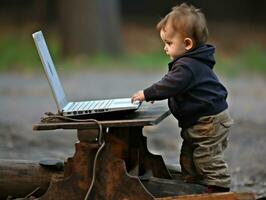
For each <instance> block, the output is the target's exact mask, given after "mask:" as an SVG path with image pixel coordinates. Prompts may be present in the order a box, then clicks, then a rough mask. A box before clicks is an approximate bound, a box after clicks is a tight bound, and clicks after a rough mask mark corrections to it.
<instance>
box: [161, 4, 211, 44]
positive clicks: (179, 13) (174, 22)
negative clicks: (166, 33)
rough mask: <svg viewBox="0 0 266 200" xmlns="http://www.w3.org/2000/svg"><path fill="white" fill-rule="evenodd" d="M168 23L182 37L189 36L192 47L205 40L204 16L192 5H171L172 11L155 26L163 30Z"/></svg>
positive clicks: (206, 29) (206, 33)
mask: <svg viewBox="0 0 266 200" xmlns="http://www.w3.org/2000/svg"><path fill="white" fill-rule="evenodd" d="M168 23H171V26H172V28H173V29H174V30H175V31H177V32H179V33H180V34H181V35H182V36H183V37H184V38H185V37H190V38H191V39H192V40H193V46H194V47H195V46H198V45H200V44H204V43H206V42H207V39H208V28H207V22H206V18H205V16H204V14H203V13H202V12H201V10H200V9H198V8H195V7H194V6H192V5H187V4H186V3H182V4H181V5H177V6H175V7H173V8H172V11H171V12H170V13H168V14H167V15H166V16H165V17H164V18H163V19H162V20H161V21H160V22H159V23H158V24H157V26H156V28H157V29H158V30H159V31H161V30H164V29H165V27H166V25H167V24H168Z"/></svg>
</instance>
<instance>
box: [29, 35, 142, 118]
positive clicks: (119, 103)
mask: <svg viewBox="0 0 266 200" xmlns="http://www.w3.org/2000/svg"><path fill="white" fill-rule="evenodd" d="M32 37H33V39H34V42H35V45H36V47H37V50H38V53H39V56H40V58H41V61H42V64H43V67H44V71H45V73H46V77H47V80H48V82H49V85H50V87H51V89H52V92H53V96H54V99H55V102H56V105H57V108H58V113H59V114H61V115H63V116H70V117H71V116H80V115H89V114H100V113H110V112H118V111H134V110H137V109H138V108H139V107H140V105H141V103H140V102H134V103H132V102H131V98H120V99H105V100H92V101H80V102H69V101H68V100H67V98H66V96H65V92H64V89H63V87H62V84H61V82H60V80H59V77H58V74H57V72H56V69H55V66H54V63H53V61H52V58H51V56H50V53H49V50H48V47H47V45H46V42H45V39H44V36H43V33H42V31H38V32H35V33H33V34H32Z"/></svg>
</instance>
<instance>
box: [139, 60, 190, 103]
mask: <svg viewBox="0 0 266 200" xmlns="http://www.w3.org/2000/svg"><path fill="white" fill-rule="evenodd" d="M193 79H194V76H193V73H192V71H191V69H190V68H189V67H187V66H186V65H184V64H180V63H176V64H175V65H173V67H172V69H170V70H169V72H168V73H167V74H166V75H165V76H164V77H163V78H162V79H161V80H160V81H158V82H157V83H154V84H153V85H152V86H150V87H148V88H146V89H145V90H144V96H145V99H146V101H153V100H163V99H168V98H169V97H172V96H175V95H178V94H181V93H182V92H184V91H185V90H186V89H187V87H188V86H189V85H190V83H191V82H192V81H193Z"/></svg>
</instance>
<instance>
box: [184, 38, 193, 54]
mask: <svg viewBox="0 0 266 200" xmlns="http://www.w3.org/2000/svg"><path fill="white" fill-rule="evenodd" d="M184 43H185V49H186V50H187V51H188V50H190V49H192V47H193V41H192V39H191V38H185V39H184Z"/></svg>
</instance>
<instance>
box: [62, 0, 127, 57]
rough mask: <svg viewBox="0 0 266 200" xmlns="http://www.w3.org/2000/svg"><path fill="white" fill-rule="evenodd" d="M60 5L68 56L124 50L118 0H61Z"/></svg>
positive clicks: (64, 49) (64, 44)
mask: <svg viewBox="0 0 266 200" xmlns="http://www.w3.org/2000/svg"><path fill="white" fill-rule="evenodd" d="M58 6H59V13H60V16H59V19H60V20H59V23H60V29H61V33H60V37H61V38H62V42H63V51H64V54H65V55H78V54H83V55H89V54H94V53H98V52H105V53H119V52H120V51H121V49H122V48H121V46H122V45H121V33H120V21H119V19H120V17H119V3H118V0H108V1H105V0H76V1H72V0H59V4H58Z"/></svg>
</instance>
